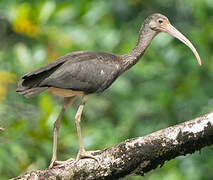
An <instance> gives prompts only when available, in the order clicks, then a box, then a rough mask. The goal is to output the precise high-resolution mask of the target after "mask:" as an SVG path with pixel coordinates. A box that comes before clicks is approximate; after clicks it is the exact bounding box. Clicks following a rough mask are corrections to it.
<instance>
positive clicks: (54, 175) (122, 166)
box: [13, 113, 213, 180]
mask: <svg viewBox="0 0 213 180" xmlns="http://www.w3.org/2000/svg"><path fill="white" fill-rule="evenodd" d="M211 144H213V113H210V114H207V115H204V116H202V117H199V118H196V119H194V120H191V121H187V122H185V123H182V124H178V125H176V126H171V127H168V128H166V129H162V130H159V131H157V132H154V133H152V134H149V135H146V136H143V137H138V138H133V139H128V140H126V141H124V142H122V143H120V144H117V145H115V146H114V147H111V148H108V149H104V150H100V151H94V152H92V154H93V155H95V156H96V157H97V158H98V159H99V163H98V162H97V161H95V160H94V159H82V160H80V161H78V162H77V163H76V162H74V161H69V162H67V163H65V164H64V165H61V166H58V167H54V168H52V169H45V170H37V171H33V172H28V173H26V174H24V175H22V176H19V177H17V178H13V180H18V179H19V180H31V179H32V180H37V179H39V180H44V179H48V180H60V179H63V180H65V179H82V180H87V179H118V178H120V177H124V176H127V175H130V174H131V175H144V173H146V172H148V171H150V170H152V169H155V168H156V167H158V166H159V165H160V166H162V165H163V164H164V162H165V161H166V160H170V159H173V158H175V157H177V156H181V155H186V154H188V153H193V152H195V151H196V150H200V149H201V148H203V147H205V146H209V145H211Z"/></svg>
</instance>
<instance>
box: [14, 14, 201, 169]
mask: <svg viewBox="0 0 213 180" xmlns="http://www.w3.org/2000/svg"><path fill="white" fill-rule="evenodd" d="M159 32H167V33H168V34H170V35H172V36H174V37H175V38H177V39H179V40H180V41H182V42H183V43H184V44H186V45H187V46H188V47H189V48H190V49H191V50H192V51H193V53H194V54H195V56H196V58H197V60H198V63H199V64H200V65H201V60H200V57H199V55H198V53H197V51H196V50H195V48H194V46H193V45H192V44H191V43H190V41H189V40H188V39H186V37H184V36H183V35H182V34H181V33H180V32H179V31H178V30H176V29H175V28H174V27H173V26H172V25H171V24H170V23H169V20H168V19H167V18H166V17H165V16H163V15H161V14H153V15H151V16H149V17H148V18H146V20H145V21H144V24H143V25H142V27H141V29H140V32H139V38H138V43H137V45H136V47H135V48H134V49H133V50H132V51H131V52H130V53H128V54H124V55H115V54H111V53H106V52H89V51H79V52H74V53H70V54H67V55H65V56H63V57H60V58H58V59H56V60H55V61H53V62H51V63H49V64H47V65H46V66H43V67H41V68H40V69H37V70H35V71H32V72H30V73H28V74H26V75H24V76H23V77H22V78H21V80H20V82H19V83H18V88H17V90H16V91H17V92H18V93H20V94H22V95H24V96H25V97H27V98H30V97H33V96H36V95H38V94H40V93H41V92H43V91H46V90H47V91H49V92H51V93H53V94H55V95H57V96H61V97H64V104H63V106H62V110H61V113H60V114H59V116H58V118H57V120H56V122H55V123H54V138H53V156H52V160H51V164H50V167H52V166H53V165H56V164H57V163H58V162H57V161H56V159H57V158H56V150H57V134H58V130H59V126H60V120H61V117H62V116H63V114H64V112H65V110H66V109H67V108H68V107H69V106H70V105H71V103H72V101H73V99H74V98H75V97H76V96H77V95H82V103H81V105H80V106H79V108H78V111H77V113H76V117H75V120H76V126H77V133H78V139H79V153H78V156H77V159H76V161H78V160H79V159H81V158H85V157H88V158H93V159H95V160H97V158H96V157H94V156H93V155H91V154H89V153H88V152H86V151H85V150H84V147H83V143H82V137H81V129H80V125H79V123H80V120H81V114H82V111H83V107H84V105H85V103H86V101H87V97H88V95H89V94H93V93H99V92H102V91H104V90H105V89H106V88H108V87H109V86H110V85H111V84H112V83H113V82H114V81H115V80H116V79H117V77H118V76H119V75H121V74H122V73H123V72H125V71H126V70H127V69H129V68H130V67H132V66H133V65H134V64H136V63H137V62H138V60H139V59H140V58H141V56H142V55H143V54H144V52H145V50H146V48H147V47H148V45H149V44H150V43H151V41H152V39H153V38H154V37H155V36H156V35H157V34H158V33H159Z"/></svg>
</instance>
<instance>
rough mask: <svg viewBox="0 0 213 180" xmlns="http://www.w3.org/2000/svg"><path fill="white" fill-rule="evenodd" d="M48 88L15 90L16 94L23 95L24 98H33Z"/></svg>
mask: <svg viewBox="0 0 213 180" xmlns="http://www.w3.org/2000/svg"><path fill="white" fill-rule="evenodd" d="M47 88H48V87H35V88H30V89H21V88H17V89H16V92H17V93H19V94H22V95H24V96H25V97H26V98H31V97H34V96H36V95H38V94H40V93H41V92H43V91H45V90H46V89H47Z"/></svg>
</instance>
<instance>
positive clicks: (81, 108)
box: [75, 95, 98, 162]
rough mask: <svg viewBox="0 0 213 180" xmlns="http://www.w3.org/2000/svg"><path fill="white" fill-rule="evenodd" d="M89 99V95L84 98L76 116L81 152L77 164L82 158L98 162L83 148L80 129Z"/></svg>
mask: <svg viewBox="0 0 213 180" xmlns="http://www.w3.org/2000/svg"><path fill="white" fill-rule="evenodd" d="M87 99H88V95H83V96H82V102H81V104H80V106H79V108H78V111H77V113H76V115H75V123H76V128H77V134H78V142H79V151H78V155H77V158H76V162H77V161H78V160H79V159H82V158H92V159H95V160H96V161H98V159H97V158H96V157H94V156H93V155H91V154H90V152H86V151H85V149H84V146H83V140H82V136H81V127H80V122H81V115H82V112H83V108H84V105H85V103H86V101H87Z"/></svg>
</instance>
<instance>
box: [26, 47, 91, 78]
mask: <svg viewBox="0 0 213 180" xmlns="http://www.w3.org/2000/svg"><path fill="white" fill-rule="evenodd" d="M87 53H89V52H88V51H77V52H73V53H69V54H67V55H65V56H62V57H59V58H58V59H56V60H55V61H52V62H51V63H49V64H47V65H45V66H42V67H41V68H39V69H36V70H34V71H32V72H29V73H27V74H25V75H23V76H22V78H23V79H26V78H28V77H30V76H32V75H37V74H40V73H43V72H46V71H49V70H51V69H52V68H55V67H56V66H59V65H61V64H63V63H64V62H66V61H67V60H74V61H75V60H77V58H76V57H78V56H80V55H82V54H87Z"/></svg>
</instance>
